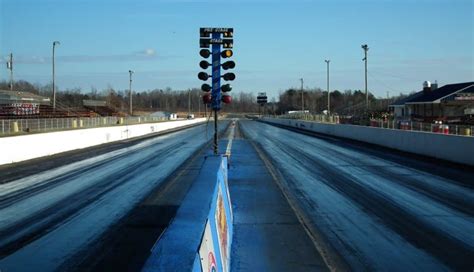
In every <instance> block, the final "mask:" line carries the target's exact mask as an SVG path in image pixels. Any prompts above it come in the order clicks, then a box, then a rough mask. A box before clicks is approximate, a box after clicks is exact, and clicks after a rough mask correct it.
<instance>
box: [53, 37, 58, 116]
mask: <svg viewBox="0 0 474 272" xmlns="http://www.w3.org/2000/svg"><path fill="white" fill-rule="evenodd" d="M59 44H60V43H59V42H58V41H54V42H53V112H56V85H55V63H54V55H55V48H56V45H59Z"/></svg>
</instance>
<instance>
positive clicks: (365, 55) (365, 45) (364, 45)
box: [361, 44, 369, 112]
mask: <svg viewBox="0 0 474 272" xmlns="http://www.w3.org/2000/svg"><path fill="white" fill-rule="evenodd" d="M361 47H362V49H363V50H364V58H363V59H362V60H363V61H364V62H365V103H366V107H367V112H369V92H368V91H367V51H369V46H367V44H363V45H362V46H361Z"/></svg>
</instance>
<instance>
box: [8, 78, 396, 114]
mask: <svg viewBox="0 0 474 272" xmlns="http://www.w3.org/2000/svg"><path fill="white" fill-rule="evenodd" d="M0 89H1V90H9V82H7V81H0ZM13 89H14V90H19V91H23V92H31V93H34V94H38V95H41V96H45V97H52V85H51V84H45V85H41V84H31V83H30V82H28V81H25V80H18V81H15V82H14V86H13ZM202 94H203V92H202V91H201V90H200V89H197V88H192V89H188V90H173V89H171V88H169V87H168V88H165V89H151V90H146V91H139V92H134V93H133V97H132V100H133V108H134V111H146V112H153V111H167V112H187V111H188V110H190V111H191V112H198V111H201V112H204V110H205V108H204V105H203V104H202ZM230 94H231V96H232V99H233V100H232V103H231V104H230V105H224V106H223V111H226V112H236V113H257V112H260V111H261V110H263V109H262V108H259V105H258V104H257V103H256V100H257V99H256V93H251V92H231V93H230ZM301 96H302V91H301V90H297V89H293V88H290V89H287V90H285V91H283V92H280V94H279V96H278V101H276V100H275V99H272V100H271V101H269V103H268V104H267V105H266V107H265V110H266V112H267V113H270V114H284V113H286V112H288V111H292V110H301V109H302V101H301ZM56 97H57V99H56V101H57V104H58V105H61V106H63V107H70V108H80V107H82V105H83V100H101V101H106V102H107V104H108V105H109V106H110V107H112V108H114V109H116V110H118V111H122V112H127V110H128V108H129V101H130V97H129V91H128V90H116V89H114V88H113V87H112V86H110V85H109V86H108V87H106V88H105V89H103V90H100V91H99V90H98V89H96V88H94V87H92V88H91V89H90V90H89V91H85V90H82V89H81V88H69V89H64V90H60V91H58V92H57V94H56ZM402 97H404V95H402V94H400V95H399V96H397V97H391V98H387V99H380V98H376V97H375V96H374V95H373V94H369V105H370V110H371V111H373V112H384V111H387V108H388V105H389V104H390V103H392V102H393V101H395V100H397V99H400V98H402ZM303 103H304V105H303V107H304V109H305V110H309V111H310V112H311V113H323V111H324V110H327V92H326V91H323V90H322V89H320V88H314V89H304V91H303ZM330 109H331V110H330V111H331V112H332V113H337V114H342V115H358V114H361V113H362V112H364V111H365V110H366V96H365V92H364V91H361V90H345V91H342V92H341V91H339V90H335V91H331V93H330Z"/></svg>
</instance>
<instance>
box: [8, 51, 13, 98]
mask: <svg viewBox="0 0 474 272" xmlns="http://www.w3.org/2000/svg"><path fill="white" fill-rule="evenodd" d="M7 69H10V91H13V53H10V60H9V61H7Z"/></svg>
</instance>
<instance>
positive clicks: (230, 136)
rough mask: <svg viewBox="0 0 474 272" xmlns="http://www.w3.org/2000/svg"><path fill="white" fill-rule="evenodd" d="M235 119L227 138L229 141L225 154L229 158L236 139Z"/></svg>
mask: <svg viewBox="0 0 474 272" xmlns="http://www.w3.org/2000/svg"><path fill="white" fill-rule="evenodd" d="M235 123H236V122H235V120H233V121H232V125H231V126H232V127H231V129H230V132H229V136H228V137H227V139H228V140H229V141H228V142H227V148H226V151H225V156H227V157H228V158H230V155H231V153H232V152H231V151H232V142H233V140H234V135H235Z"/></svg>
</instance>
